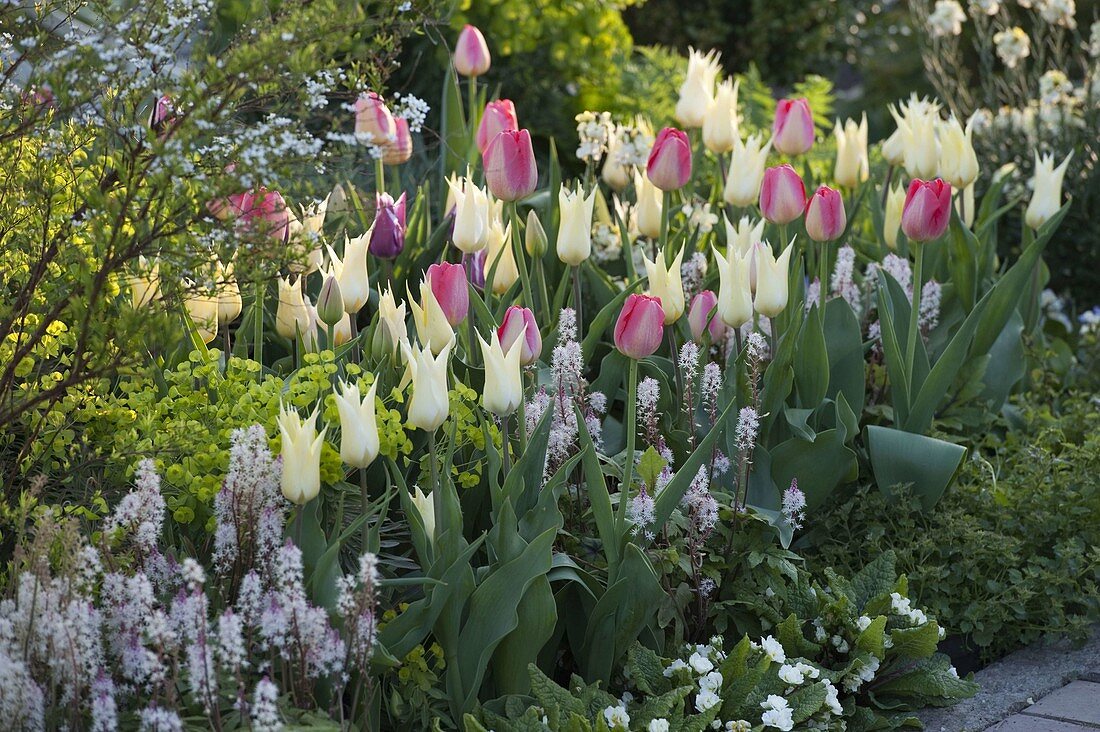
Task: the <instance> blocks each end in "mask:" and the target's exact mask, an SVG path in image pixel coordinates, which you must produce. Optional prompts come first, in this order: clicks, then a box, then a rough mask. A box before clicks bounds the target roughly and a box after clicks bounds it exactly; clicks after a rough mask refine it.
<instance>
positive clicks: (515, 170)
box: [482, 130, 539, 201]
mask: <svg viewBox="0 0 1100 732" xmlns="http://www.w3.org/2000/svg"><path fill="white" fill-rule="evenodd" d="M482 167H483V168H484V169H485V185H487V186H488V187H489V190H490V191H491V192H492V194H493V195H494V196H496V197H497V198H498V199H500V200H501V201H518V200H519V199H521V198H526V197H527V196H529V195H531V194H532V193H534V191H535V186H536V185H538V182H539V171H538V168H537V167H536V165H535V151H534V149H533V148H532V147H531V133H530V132H528V131H527V130H518V131H517V130H505V131H503V132H501V133H500V134H498V135H497V136H496V137H494V138H493V139H492V141H490V142H489V146H488V147H487V148H486V149H485V153H484V155H483V157H482Z"/></svg>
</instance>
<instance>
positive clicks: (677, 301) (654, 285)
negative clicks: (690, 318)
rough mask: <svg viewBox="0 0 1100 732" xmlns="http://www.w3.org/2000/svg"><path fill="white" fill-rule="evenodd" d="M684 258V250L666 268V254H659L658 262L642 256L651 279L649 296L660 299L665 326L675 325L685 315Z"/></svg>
mask: <svg viewBox="0 0 1100 732" xmlns="http://www.w3.org/2000/svg"><path fill="white" fill-rule="evenodd" d="M683 258H684V250H683V249H681V250H680V251H679V252H677V253H676V257H675V258H674V259H673V260H672V264H671V265H669V266H667V267H666V266H665V253H664V252H658V253H657V261H656V262H651V261H649V257H646V256H645V255H644V254H643V255H642V261H643V262H645V271H646V276H647V277H648V278H649V294H650V296H651V297H656V298H659V299H660V301H661V309H662V310H664V312H665V325H670V324H672V323H675V322H676V321H677V320H679V319H680V316H681V315H683V314H684V283H683V280H682V278H681V272H680V266H681V262H682V261H683Z"/></svg>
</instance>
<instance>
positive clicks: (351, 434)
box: [333, 379, 378, 468]
mask: <svg viewBox="0 0 1100 732" xmlns="http://www.w3.org/2000/svg"><path fill="white" fill-rule="evenodd" d="M377 390H378V379H375V380H374V382H373V383H371V385H370V388H369V389H367V393H366V395H365V396H363V397H360V394H359V387H358V386H357V385H356V384H349V383H347V382H343V381H342V382H341V383H340V391H339V392H336V393H334V394H333V396H334V397H335V399H336V409H337V411H338V412H339V413H340V459H341V460H343V461H344V463H345V464H346V465H349V466H351V467H353V468H365V467H367V466H368V465H370V464H371V463H373V462H374V459H375V458H376V457H378V422H377V420H376V419H375V413H374V410H375V404H374V397H375V392H376V391H377Z"/></svg>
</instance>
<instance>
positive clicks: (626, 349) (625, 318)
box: [615, 295, 665, 358]
mask: <svg viewBox="0 0 1100 732" xmlns="http://www.w3.org/2000/svg"><path fill="white" fill-rule="evenodd" d="M664 337H665V311H664V308H663V307H661V298H659V297H650V296H649V295H631V296H629V297H628V298H626V303H625V304H624V305H623V310H622V312H621V313H619V320H618V322H616V323H615V347H616V348H618V349H619V351H620V352H622V354H623V355H625V356H628V357H630V358H645V357H646V356H650V355H652V354H653V353H655V352H656V351H657V349H658V348H659V347H660V346H661V341H662V340H663V339H664Z"/></svg>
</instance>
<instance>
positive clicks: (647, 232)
mask: <svg viewBox="0 0 1100 732" xmlns="http://www.w3.org/2000/svg"><path fill="white" fill-rule="evenodd" d="M634 193H635V195H637V197H638V205H637V206H635V208H634V213H635V218H636V219H637V224H638V233H639V234H641V235H642V236H648V237H649V238H650V239H656V238H657V237H659V236H660V235H661V209H662V207H663V206H664V196H662V195H661V192H660V191H659V190H657V186H655V185H653V184H652V183H650V182H649V178H647V177H646V175H645V173H644V172H641V171H638V172H637V173H635V174H634Z"/></svg>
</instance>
